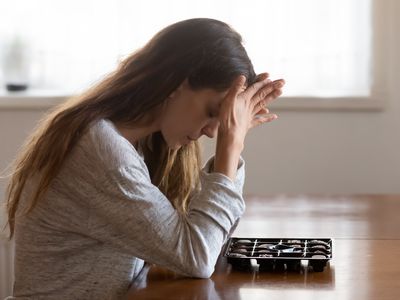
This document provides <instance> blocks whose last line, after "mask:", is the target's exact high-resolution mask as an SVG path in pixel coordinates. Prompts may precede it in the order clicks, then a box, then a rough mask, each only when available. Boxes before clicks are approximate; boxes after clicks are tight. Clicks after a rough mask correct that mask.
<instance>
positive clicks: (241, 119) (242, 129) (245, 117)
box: [218, 73, 285, 146]
mask: <svg viewBox="0 0 400 300" xmlns="http://www.w3.org/2000/svg"><path fill="white" fill-rule="evenodd" d="M284 84H285V82H284V80H283V79H280V80H275V81H271V80H269V79H268V74H267V73H262V74H260V75H259V76H257V81H256V82H255V83H254V84H252V85H251V86H249V87H248V88H246V87H245V77H244V76H243V75H241V76H239V77H238V78H237V79H236V80H235V82H234V83H233V85H232V86H231V88H230V90H229V91H228V94H227V95H226V97H225V99H224V100H223V102H222V104H221V109H220V116H219V119H220V120H219V121H220V124H219V128H218V138H224V139H230V140H232V142H233V143H234V144H238V145H242V146H243V143H244V139H245V136H246V134H247V132H248V130H249V129H250V128H253V127H256V126H258V125H261V124H263V123H267V122H271V121H273V120H275V119H277V115H275V114H270V113H269V110H268V109H267V105H268V104H270V103H271V102H272V101H273V100H275V99H276V98H278V97H279V96H280V95H281V94H282V87H283V85H284Z"/></svg>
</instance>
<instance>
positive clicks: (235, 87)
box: [226, 75, 246, 100]
mask: <svg viewBox="0 0 400 300" xmlns="http://www.w3.org/2000/svg"><path fill="white" fill-rule="evenodd" d="M245 83H246V77H245V76H244V75H240V76H238V77H237V78H236V79H235V81H234V82H233V83H232V85H231V87H230V89H229V91H228V93H227V95H226V98H227V99H233V100H234V99H236V97H237V95H238V94H239V93H241V92H242V91H243V89H244V85H245Z"/></svg>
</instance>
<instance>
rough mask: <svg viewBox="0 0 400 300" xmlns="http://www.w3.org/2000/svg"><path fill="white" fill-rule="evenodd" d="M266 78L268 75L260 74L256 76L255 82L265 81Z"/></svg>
mask: <svg viewBox="0 0 400 300" xmlns="http://www.w3.org/2000/svg"><path fill="white" fill-rule="evenodd" d="M268 77H269V74H268V73H266V72H265V73H260V74H258V75H257V76H256V81H261V80H264V79H267V78H268Z"/></svg>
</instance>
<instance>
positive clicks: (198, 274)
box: [190, 266, 214, 279]
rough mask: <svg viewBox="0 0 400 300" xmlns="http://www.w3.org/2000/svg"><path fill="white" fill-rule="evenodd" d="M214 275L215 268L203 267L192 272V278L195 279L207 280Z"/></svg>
mask: <svg viewBox="0 0 400 300" xmlns="http://www.w3.org/2000/svg"><path fill="white" fill-rule="evenodd" d="M213 273H214V266H202V267H198V268H195V269H193V270H192V272H191V274H190V276H191V277H194V278H202V279H207V278H210V277H211V275H212V274H213Z"/></svg>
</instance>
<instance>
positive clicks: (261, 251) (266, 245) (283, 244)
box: [223, 237, 332, 272]
mask: <svg viewBox="0 0 400 300" xmlns="http://www.w3.org/2000/svg"><path fill="white" fill-rule="evenodd" d="M223 256H225V257H227V259H228V263H230V264H231V265H232V266H233V267H234V268H236V269H247V268H249V267H250V265H251V262H252V261H253V262H254V260H256V262H257V264H258V265H259V271H273V270H281V271H284V270H298V269H299V268H300V266H301V262H302V261H304V260H305V261H308V266H310V267H311V268H312V269H313V270H314V271H315V272H322V271H323V270H324V268H325V266H326V264H327V263H328V261H329V260H330V259H332V239H330V238H318V239H313V238H308V239H299V238H284V239H282V238H239V237H232V238H229V239H228V241H227V243H226V245H225V248H224V250H223Z"/></svg>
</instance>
